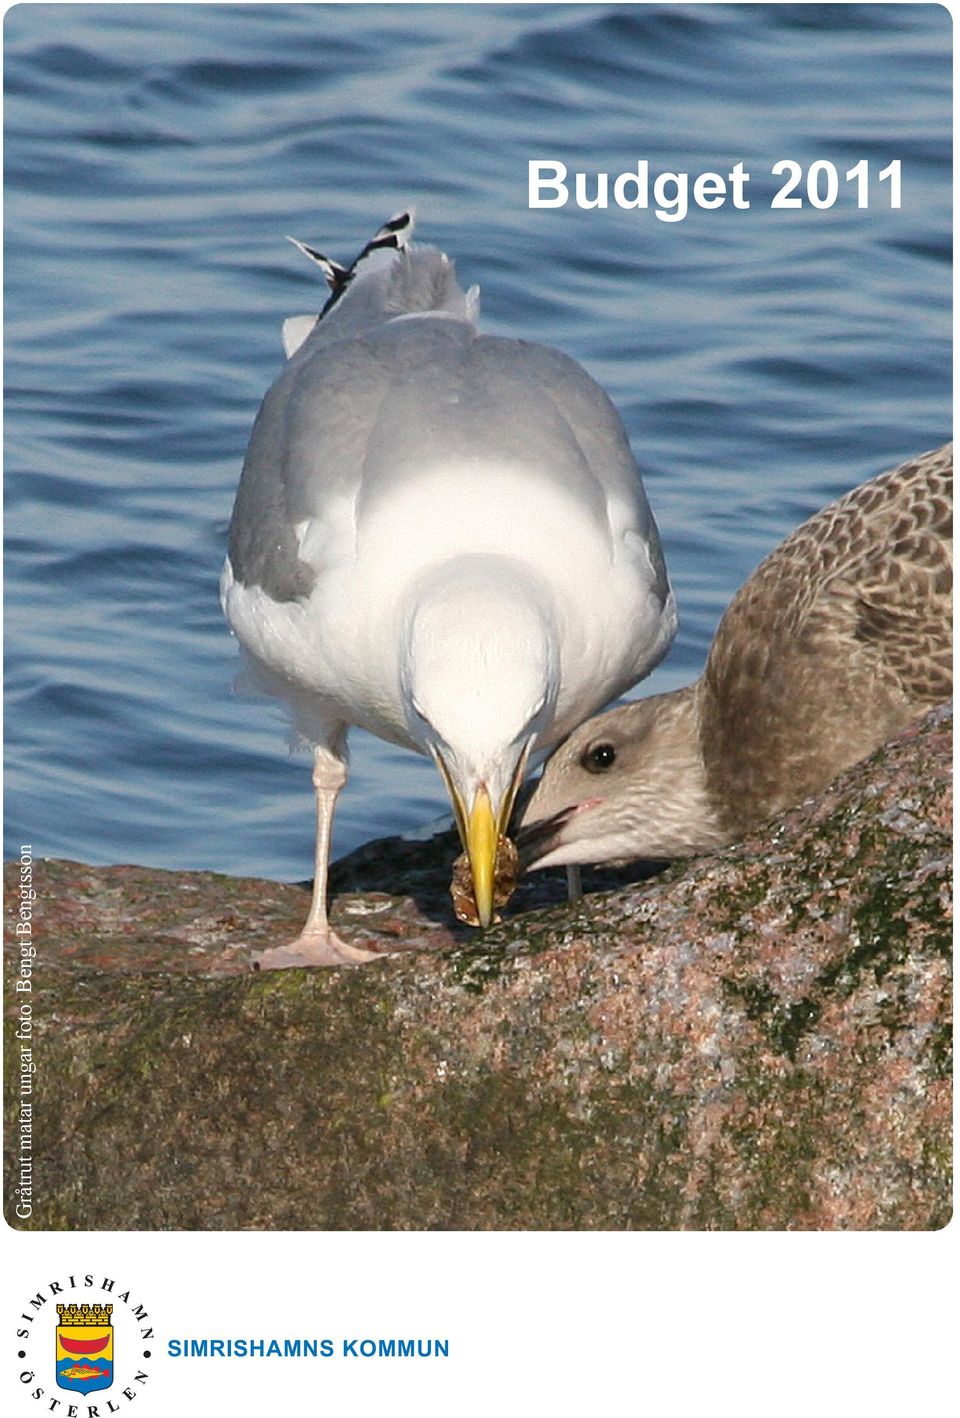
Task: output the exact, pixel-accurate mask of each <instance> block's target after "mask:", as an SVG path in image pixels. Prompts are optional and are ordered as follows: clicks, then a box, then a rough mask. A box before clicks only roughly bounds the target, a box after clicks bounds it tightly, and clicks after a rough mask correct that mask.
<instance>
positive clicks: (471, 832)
mask: <svg viewBox="0 0 960 1418" xmlns="http://www.w3.org/2000/svg"><path fill="white" fill-rule="evenodd" d="M497 842H498V833H497V824H496V821H495V819H494V816H493V807H492V806H491V803H490V794H489V793H488V792H487V790H486V788H483V787H481V788H480V789H479V790H478V791H477V795H476V797H475V798H474V800H473V807H472V808H471V809H470V816H469V818H468V819H467V856H468V857H469V858H470V873H471V875H472V877H473V895H474V899H475V900H476V903H477V915H478V916H479V918H480V924H481V926H489V924H490V922H491V921H492V920H493V878H494V873H495V872H496V867H497Z"/></svg>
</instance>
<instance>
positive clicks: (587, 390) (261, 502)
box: [221, 211, 676, 967]
mask: <svg viewBox="0 0 960 1418" xmlns="http://www.w3.org/2000/svg"><path fill="white" fill-rule="evenodd" d="M411 228H412V214H411V213H410V212H409V211H407V212H401V213H400V214H399V215H398V216H396V217H394V218H392V219H391V220H390V221H389V222H387V223H386V225H385V226H384V227H382V228H381V229H380V231H378V232H377V234H376V236H375V237H374V238H373V239H372V241H370V242H368V243H367V245H366V246H365V247H364V248H363V250H362V251H361V253H360V255H359V256H358V257H357V259H356V260H355V261H354V262H353V264H352V265H350V266H342V265H340V264H338V263H337V262H335V261H331V260H330V259H328V258H327V257H325V256H322V255H320V253H319V252H316V251H314V250H312V249H311V248H310V247H306V246H303V245H302V243H300V242H296V243H295V245H297V246H298V247H299V248H300V249H301V250H302V251H303V252H305V254H306V255H308V256H309V257H310V258H311V259H312V260H313V261H314V262H315V263H316V264H317V265H319V267H320V268H321V270H322V271H323V274H324V276H325V278H326V280H327V282H328V285H329V287H330V295H329V298H328V300H327V302H326V305H325V306H324V308H323V310H322V311H321V313H320V315H319V316H299V317H295V318H294V319H292V320H288V321H286V323H285V325H284V328H283V343H284V350H285V353H286V355H287V362H286V364H285V366H284V368H283V370H282V372H281V373H280V375H279V377H278V378H277V379H276V380H275V382H274V383H273V385H272V386H271V388H270V389H269V390H268V391H267V394H266V397H265V398H264V400H263V404H262V405H261V408H260V412H259V414H258V415H257V419H256V422H255V424H254V427H253V432H252V434H251V437H250V445H249V448H248V450H247V455H246V460H245V462H244V465H243V472H242V474H241V478H240V486H239V489H238V491H237V498H236V504H235V506H234V510H233V518H232V520H231V523H230V538H229V547H228V554H227V559H226V564H225V566H224V570H223V576H222V579H221V600H222V604H223V609H224V613H225V615H226V617H227V620H228V621H229V623H230V626H231V628H232V629H233V631H234V633H235V634H236V636H237V639H238V640H239V641H240V644H241V645H242V647H243V649H244V650H245V651H246V652H247V654H248V655H249V656H250V657H251V659H252V661H253V663H254V666H255V667H256V669H257V670H258V671H259V674H260V677H261V679H264V678H265V679H266V681H267V682H268V684H269V686H270V688H271V689H272V690H273V691H274V692H277V693H278V694H280V695H281V696H282V697H283V698H285V699H286V700H287V701H288V703H289V704H290V705H291V706H292V708H293V712H294V715H295V720H296V723H297V726H298V729H299V730H300V732H301V733H302V734H303V735H304V736H305V737H306V738H307V739H308V740H309V741H310V742H311V743H312V744H313V784H314V788H315V790H316V803H317V831H316V869H315V874H314V882H313V899H312V904H311V907H310V913H309V916H308V918H307V922H306V925H305V926H304V928H303V931H302V933H301V934H300V936H299V937H298V938H297V939H296V940H295V941H294V942H293V943H292V944H289V945H281V946H278V947H276V948H275V949H272V950H269V951H267V952H265V953H264V955H263V956H262V957H261V958H260V962H259V963H260V964H261V966H263V967H284V966H309V965H336V964H344V963H353V962H358V961H361V960H367V959H371V958H373V956H372V955H371V953H370V952H368V951H364V950H359V949H357V948H356V947H354V946H351V945H350V944H349V943H347V942H345V941H342V940H340V939H339V938H338V937H337V936H336V935H335V934H334V932H333V931H332V930H331V928H330V925H329V922H328V919H327V908H326V882H327V863H328V857H329V850H330V829H331V823H332V819H333V812H334V806H335V803H336V799H337V794H338V793H339V791H340V789H341V788H342V787H343V785H344V783H345V781H346V734H347V729H348V727H349V726H350V725H352V724H359V725H360V726H362V727H363V728H364V729H367V730H368V731H369V732H371V733H374V734H377V735H379V737H380V738H383V739H386V740H388V741H389V742H391V743H396V744H400V745H403V746H404V747H405V748H410V749H413V750H415V751H416V752H419V753H423V754H428V755H430V756H431V757H432V758H433V760H434V762H435V763H436V765H437V767H438V769H439V771H440V774H441V777H442V778H443V781H444V783H445V784H446V787H447V791H448V792H449V794H450V798H451V801H452V803H453V811H454V816H455V819H456V823H457V827H458V829H459V832H460V837H461V839H462V842H463V846H464V850H465V851H466V852H467V854H468V857H469V861H470V867H471V871H472V875H473V884H474V890H475V895H476V903H477V914H478V916H479V919H480V923H481V925H487V924H489V922H490V920H491V917H492V912H493V882H494V869H495V864H496V854H497V844H498V838H499V836H500V835H501V834H503V833H504V832H505V829H506V826H507V821H508V818H509V816H510V811H511V808H512V806H513V802H514V798H515V796H516V792H517V789H518V787H519V785H520V781H521V779H522V777H523V773H524V770H525V767H526V764H527V760H528V756H529V755H530V753H531V752H532V751H533V750H535V749H540V748H546V747H549V746H550V745H551V744H554V743H556V742H558V741H559V740H560V739H562V738H563V737H564V735H566V734H568V733H569V732H570V731H571V730H572V729H573V728H575V727H576V725H578V724H579V723H581V722H582V720H583V719H585V718H586V717H587V716H588V715H589V714H591V713H593V712H594V711H595V710H596V709H597V708H599V707H600V706H601V705H602V704H605V703H606V702H607V701H609V700H610V699H612V698H614V697H615V696H616V695H618V694H620V693H621V692H622V691H623V690H624V689H626V688H627V687H628V686H629V685H631V684H634V683H635V682H636V681H637V680H638V679H640V678H641V677H642V676H643V675H645V674H647V673H648V672H649V671H650V670H651V669H652V668H653V666H654V665H655V664H656V663H657V662H658V661H659V660H660V659H661V657H662V656H663V655H664V653H665V652H666V650H667V648H668V647H669V645H670V643H671V641H672V640H673V637H674V634H675V632H676V609H675V605H674V599H673V594H672V592H671V590H670V585H669V582H668V579H667V573H666V568H665V566H664V561H663V554H662V551H661V548H660V539H659V536H658V534H657V528H656V524H655V523H654V520H653V516H652V515H651V512H650V508H649V506H648V504H647V499H646V495H645V493H644V489H643V484H642V481H641V478H640V473H639V470H638V469H637V466H636V464H635V462H634V460H633V457H632V455H631V453H630V448H629V445H628V443H627V439H626V435H625V433H624V430H623V426H622V424H621V422H620V419H619V417H618V416H617V414H616V412H615V410H614V408H613V406H612V404H611V403H610V400H609V399H608V398H607V396H606V395H605V394H604V392H603V390H602V389H600V387H599V386H598V385H597V384H595V383H594V381H593V380H592V379H591V378H590V377H589V375H588V374H586V373H585V372H584V370H583V369H581V368H580V366H579V365H578V364H576V363H575V361H574V360H572V359H570V358H568V357H567V356H566V355H563V354H561V353H560V352H559V351H557V350H553V349H548V348H546V347H544V346H542V345H535V344H530V343H528V342H527V341H525V340H517V339H504V338H501V337H497V336H491V335H481V334H479V333H478V331H477V327H476V317H477V307H478V292H477V288H476V287H473V288H472V289H470V290H469V291H466V292H464V291H463V290H462V289H461V288H460V286H459V285H458V283H457V280H456V275H455V272H454V268H453V263H452V262H451V261H450V259H449V257H447V256H446V255H444V254H443V253H442V252H441V251H439V250H436V249H435V248H433V247H427V246H423V247H421V246H414V245H412V244H411V243H410V234H411Z"/></svg>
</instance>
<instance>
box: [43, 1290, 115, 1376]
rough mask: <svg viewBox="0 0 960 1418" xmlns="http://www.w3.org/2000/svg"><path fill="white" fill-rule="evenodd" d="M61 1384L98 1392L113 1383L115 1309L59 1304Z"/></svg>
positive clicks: (58, 1369)
mask: <svg viewBox="0 0 960 1418" xmlns="http://www.w3.org/2000/svg"><path fill="white" fill-rule="evenodd" d="M57 1313H58V1314H59V1316H60V1320H59V1323H58V1324H57V1384H58V1386H59V1387H60V1388H65V1389H69V1390H70V1391H71V1392H73V1393H84V1394H86V1393H94V1392H96V1390H97V1389H101V1388H109V1387H110V1385H111V1384H112V1383H113V1319H112V1316H113V1306H112V1305H58V1306H57Z"/></svg>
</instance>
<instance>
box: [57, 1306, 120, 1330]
mask: <svg viewBox="0 0 960 1418" xmlns="http://www.w3.org/2000/svg"><path fill="white" fill-rule="evenodd" d="M57 1314H58V1315H59V1316H60V1323H61V1324H63V1325H96V1326H97V1327H98V1328H99V1327H102V1326H103V1325H105V1324H111V1323H112V1321H111V1319H110V1316H111V1315H112V1314H113V1306H112V1305H58V1306H57Z"/></svg>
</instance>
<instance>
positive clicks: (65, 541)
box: [5, 5, 951, 878]
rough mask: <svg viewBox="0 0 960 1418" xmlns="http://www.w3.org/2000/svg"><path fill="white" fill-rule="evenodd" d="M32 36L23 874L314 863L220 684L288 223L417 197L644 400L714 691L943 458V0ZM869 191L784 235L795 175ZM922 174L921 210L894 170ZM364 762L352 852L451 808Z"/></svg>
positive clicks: (382, 11) (108, 21) (519, 319)
mask: <svg viewBox="0 0 960 1418" xmlns="http://www.w3.org/2000/svg"><path fill="white" fill-rule="evenodd" d="M5 38H6V222H7V248H6V282H7V306H6V310H7V330H6V339H7V343H6V355H7V371H6V373H7V390H6V509H7V513H6V537H7V561H6V568H7V578H6V628H7V642H6V644H7V681H6V687H7V718H6V726H7V779H6V804H7V836H6V852H7V854H8V855H10V854H12V853H13V852H16V851H17V850H18V849H19V845H20V844H21V843H22V842H29V843H31V844H32V846H33V850H34V853H35V854H36V855H37V856H67V857H73V858H78V859H80V860H83V861H88V862H92V863H110V862H120V861H134V862H140V863H145V864H152V865H158V866H165V867H212V868H217V869H221V870H227V871H239V872H247V873H256V874H260V875H266V876H275V877H282V878H300V877H304V876H307V875H309V873H310V869H311V852H312V806H311V802H312V794H311V789H310V782H309V771H308V761H307V760H306V759H305V758H303V757H300V756H292V755H290V754H289V752H288V750H287V748H286V743H285V730H284V724H283V717H282V713H281V711H280V710H279V709H276V708H273V707H271V706H266V705H264V704H262V703H256V702H248V701H247V700H245V699H242V698H239V697H238V696H237V695H236V694H235V693H234V692H233V690H232V687H231V686H232V680H233V676H234V674H235V671H236V668H237V651H236V646H235V642H233V641H232V640H231V639H230V637H229V635H228V633H227V631H226V628H225V626H224V625H223V623H222V621H221V618H220V611H219V606H218V601H217V578H218V575H219V571H220V564H221V560H222V556H223V549H224V541H225V533H226V526H227V521H228V518H229V515H230V509H231V506H232V500H233V494H234V490H235V486H236V481H237V476H238V472H239V467H240V463H241V460H242V456H243V451H244V447H245V443H246V439H247V435H248V433H249V429H250V425H251V423H252V420H253V417H254V415H255V413H256V409H257V405H258V402H259V400H260V397H261V396H262V394H263V392H264V390H265V389H266V387H267V386H268V384H269V383H270V381H271V380H272V378H273V377H274V374H275V373H276V371H277V369H278V367H279V363H280V346H279V331H280V322H281V320H282V319H283V317H285V316H287V315H291V314H299V313H302V312H305V311H309V310H311V309H316V308H317V305H318V300H319V299H320V297H321V296H322V292H321V291H320V290H319V287H318V283H317V281H316V280H315V278H314V274H313V271H312V269H311V268H310V266H309V265H308V264H307V263H306V262H305V261H304V260H303V258H302V257H301V256H300V255H299V254H298V253H297V252H296V251H294V250H293V248H292V247H290V246H289V245H288V244H287V243H286V242H285V241H284V239H283V238H284V235H285V234H286V233H292V234H293V235H296V236H299V237H301V238H302V239H304V240H307V241H309V242H311V243H312V244H314V245H318V246H319V247H320V248H321V249H322V250H324V251H328V252H330V253H331V254H333V255H335V256H338V257H341V258H344V257H350V256H352V255H353V254H354V253H355V252H356V250H357V248H358V246H359V245H360V244H361V242H362V241H363V240H364V239H365V238H366V237H367V236H368V235H369V234H370V233H371V232H372V231H373V230H374V228H375V227H376V226H377V225H378V224H379V223H380V221H381V220H382V219H383V218H385V217H386V216H388V215H389V214H390V213H392V212H394V211H395V210H396V209H397V208H399V207H400V206H401V205H403V204H404V203H406V202H408V201H411V200H413V201H415V202H416V203H417V206H418V210H419V231H420V235H421V237H422V238H423V239H425V240H430V241H434V242H436V243H438V244H440V245H442V246H443V247H444V248H445V249H447V250H448V251H449V252H450V253H451V255H453V256H454V258H455V259H456V261H457V263H458V267H459V271H460V273H461V276H462V278H463V279H464V280H465V281H466V282H474V281H476V282H479V284H480V287H481V298H482V315H483V325H484V328H485V329H487V330H488V331H491V332H495V333H502V334H520V335H523V336H525V337H527V338H529V339H533V340H539V341H544V342H547V343H550V344H555V345H558V346H560V347H561V348H562V349H564V350H565V351H567V352H568V353H569V354H571V355H573V356H575V357H576V358H577V359H579V360H580V361H581V362H582V363H583V364H584V365H585V366H586V367H587V369H588V370H589V371H590V372H591V373H592V374H593V375H594V377H595V378H597V379H598V380H599V381H600V382H601V383H602V384H603V385H604V386H605V387H606V389H607V390H608V392H609V393H610V395H611V397H612V398H613V400H614V402H615V403H616V404H617V406H618V407H619V409H620V411H621V413H622V415H623V418H624V421H625V423H626V426H627V430H628V433H629V435H630V437H631V440H632V443H633V447H634V451H635V453H636V455H637V458H638V460H639V462H640V464H641V466H642V467H643V469H644V471H645V476H646V480H647V487H648V492H649V495H650V498H651V501H652V503H653V506H654V509H655V511H656V515H657V517H658V519H659V522H660V526H661V529H662V533H663V539H664V544H665V548H666V553H667V558H668V562H669V566H670V569H671V573H672V577H673V581H674V584H675V587H676V591H677V595H678V599H679V603H680V609H681V618H682V624H681V630H680V635H679V639H678V642H677V645H676V647H675V649H674V651H673V653H672V655H671V656H670V658H669V660H668V661H667V662H666V663H665V665H664V666H663V667H662V668H661V669H660V670H658V671H657V672H656V674H655V676H654V677H653V679H652V680H651V681H649V687H651V688H653V689H668V688H673V687H675V686H677V685H680V684H682V683H685V682H686V681H687V680H689V679H690V678H692V677H693V676H694V675H695V674H696V673H697V672H698V670H699V668H700V667H701V665H702V663H703V659H704V655H705V653H706V649H707V646H708V644H709V640H710V636H711V634H712V632H713V629H714V626H715V624H716V621H717V619H718V617H719V615H720V613H721V611H722V609H723V607H724V605H725V604H726V602H727V601H728V600H729V598H730V596H731V595H732V593H733V592H734V591H735V590H736V588H737V586H738V585H739V584H740V583H741V582H742V581H743V579H744V578H745V576H746V575H747V574H748V573H749V572H750V570H751V569H752V567H753V566H754V565H755V564H756V562H757V561H758V560H759V559H760V557H761V556H762V555H763V554H764V553H765V552H766V551H767V550H768V549H770V548H771V547H772V546H773V545H775V543H776V542H777V541H778V540H779V539H780V538H781V537H782V536H783V535H784V534H785V533H786V532H787V531H788V530H789V529H790V528H791V527H793V526H794V525H795V524H796V523H798V522H799V521H801V520H802V519H803V518H804V517H805V516H807V515H808V514H809V513H810V512H812V511H813V510H815V509H816V508H817V507H818V506H820V505H821V504H822V503H824V502H825V501H827V500H829V499H830V498H831V497H832V496H834V495H836V494H837V493H839V492H841V491H843V490H845V489H846V488H848V487H850V486H852V485H853V484H855V483H857V482H859V481H861V480H862V479H863V478H865V477H868V476H870V475H872V474H873V473H876V472H879V471H880V470H881V469H882V468H884V467H885V466H890V465H892V464H893V463H894V462H896V461H898V460H900V459H901V458H903V457H905V456H907V455H909V454H911V453H914V452H917V451H919V450H921V449H924V448H928V447H930V446H932V445H934V444H936V443H937V442H939V441H941V440H942V439H944V438H945V437H946V436H948V433H949V426H950V423H949V420H950V405H949V389H950V344H949V341H950V318H949V279H950V264H949V262H950V245H949V242H950V206H949V201H950V167H949V163H950V148H949V137H948V135H949V125H950V46H951V35H950V21H949V17H948V14H947V12H946V11H945V10H944V9H943V8H941V7H939V6H934V5H929V6H926V5H913V6H908V5H903V6H898V5H890V6H855V5H850V6H845V5H829V6H823V7H820V6H814V5H797V6H791V5H779V6H765V5H756V6H749V5H747V6H729V7H727V6H702V7H699V6H696V5H690V6H679V7H678V6H669V5H651V6H630V5H626V6H604V5H596V6H578V5H570V6H550V5H548V6H532V5H527V6H509V5H508V6H485V5H466V6H455V5H449V6H445V5H440V6H424V7H420V6H407V5H397V6H376V5H369V6H366V5H343V6H335V7H327V6H286V5H270V6H267V5H264V6H253V5H251V6H246V7H236V8H234V7H231V6H199V5H198V6H151V5H109V6H108V5H104V6H97V5H84V6H66V5H64V6H56V5H50V6H45V5H29V6H28V5H22V6H18V7H16V8H15V9H13V10H12V11H10V12H8V14H7V17H6V25H5ZM530 158H540V159H549V158H553V159H559V160H561V161H563V162H565V163H566V164H567V166H568V167H569V168H570V169H571V171H575V170H583V171H587V172H590V173H595V172H596V171H597V170H602V171H606V172H609V173H611V174H617V173H620V172H622V171H626V170H629V169H633V170H636V164H637V161H638V160H639V159H641V158H646V159H648V160H649V161H650V163H651V168H652V171H653V173H654V174H656V173H659V172H664V171H686V172H689V173H691V174H694V175H696V174H698V173H700V172H704V171H718V172H721V173H726V172H728V171H729V169H730V167H731V165H732V164H733V163H735V162H738V161H742V162H743V163H744V164H745V167H746V170H747V171H748V172H749V173H750V174H751V182H750V186H749V189H747V190H748V192H749V195H750V198H751V206H750V208H749V209H748V210H735V209H733V208H732V207H730V206H729V205H727V206H724V207H722V208H719V209H716V210H702V209H695V210H692V211H691V212H690V214H689V215H688V216H687V217H686V218H685V219H684V220H683V221H682V222H677V223H667V222H662V221H660V220H658V219H657V218H656V217H655V216H654V214H653V212H652V211H647V212H638V211H625V210H621V209H619V208H617V207H612V208H611V209H608V210H606V211H603V210H580V209H578V208H576V207H575V206H573V205H572V204H570V205H568V206H567V207H565V208H563V209H558V210H536V211H530V210H528V207H527V187H526V180H527V161H528V159H530ZM781 158H792V159H795V160H796V161H797V162H799V163H801V164H809V163H811V162H814V161H817V160H826V161H829V162H832V163H834V164H835V165H836V167H837V168H838V169H839V171H840V174H841V179H842V177H843V174H844V173H845V172H846V171H847V170H848V169H850V168H851V167H852V166H853V165H854V164H855V163H857V162H858V161H860V160H862V159H867V160H868V161H869V163H870V165H871V172H872V180H871V205H870V207H869V208H867V209H860V208H858V207H857V205H856V201H855V196H854V195H852V189H851V188H850V187H848V186H847V184H845V183H844V182H843V181H841V196H840V198H839V199H838V201H837V203H836V205H835V206H833V207H832V208H830V209H823V210H818V209H816V208H813V207H811V206H809V205H805V206H804V207H803V208H802V209H801V210H791V211H773V210H771V209H770V205H769V204H770V198H771V196H772V194H773V192H774V191H775V189H776V186H777V185H778V184H777V183H775V182H774V179H773V178H772V176H771V175H770V168H771V166H772V164H773V163H774V162H775V161H777V160H778V159H781ZM893 159H899V160H900V161H901V163H902V183H903V206H902V209H901V210H899V211H891V210H890V207H889V196H888V195H887V191H886V188H885V187H883V186H881V185H880V184H879V183H877V182H876V175H877V174H878V173H879V171H880V169H881V168H883V167H885V166H886V165H887V164H888V163H890V162H891V160H893ZM443 805H444V797H443V792H442V789H441V786H440V784H439V782H438V781H437V780H436V778H435V774H434V770H433V768H432V767H431V766H430V765H429V764H427V763H426V762H422V761H420V760H418V759H417V758H415V757H414V756H412V755H408V754H404V753H401V752H400V751H398V750H395V749H392V748H390V747H388V746H386V745H384V744H380V743H378V742H376V741H374V740H372V739H369V738H364V737H363V736H362V735H356V737H355V740H354V749H353V763H352V771H351V781H350V785H349V787H348V789H347V791H346V793H345V794H344V795H343V798H342V800H341V808H340V810H339V812H338V818H337V833H336V841H335V849H336V851H337V853H342V852H345V851H347V850H349V849H350V848H352V847H354V846H356V845H358V844H359V843H360V842H362V841H365V840H367V839H368V838H371V837H374V836H378V835H381V834H383V833H387V832H392V831H397V830H407V829H411V828H414V827H417V826H419V825H422V824H423V823H424V822H427V821H429V820H430V819H431V818H434V817H435V816H436V815H437V814H438V813H439V812H441V811H442V808H443Z"/></svg>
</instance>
